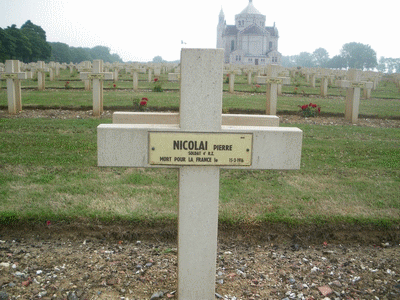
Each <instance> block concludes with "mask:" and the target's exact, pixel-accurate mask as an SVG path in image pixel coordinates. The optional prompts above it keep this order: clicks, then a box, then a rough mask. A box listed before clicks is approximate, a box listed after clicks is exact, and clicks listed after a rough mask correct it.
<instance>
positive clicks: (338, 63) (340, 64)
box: [326, 55, 347, 69]
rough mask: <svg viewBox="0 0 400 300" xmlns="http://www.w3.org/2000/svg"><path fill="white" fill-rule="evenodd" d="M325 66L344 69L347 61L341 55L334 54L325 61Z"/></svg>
mask: <svg viewBox="0 0 400 300" xmlns="http://www.w3.org/2000/svg"><path fill="white" fill-rule="evenodd" d="M326 66H327V67H328V68H331V69H345V68H347V62H346V59H345V58H344V57H342V56H341V55H335V56H334V57H332V58H331V59H330V60H329V61H328V62H327V64H326Z"/></svg>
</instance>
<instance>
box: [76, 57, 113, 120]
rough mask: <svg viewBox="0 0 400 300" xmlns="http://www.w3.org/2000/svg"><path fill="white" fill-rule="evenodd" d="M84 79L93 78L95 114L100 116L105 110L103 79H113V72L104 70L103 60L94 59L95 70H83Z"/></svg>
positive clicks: (81, 74) (82, 76)
mask: <svg viewBox="0 0 400 300" xmlns="http://www.w3.org/2000/svg"><path fill="white" fill-rule="evenodd" d="M80 76H81V79H82V80H93V115H94V116H100V115H101V113H102V112H103V80H113V73H112V72H103V61H102V60H101V59H97V60H94V61H93V72H81V73H80Z"/></svg>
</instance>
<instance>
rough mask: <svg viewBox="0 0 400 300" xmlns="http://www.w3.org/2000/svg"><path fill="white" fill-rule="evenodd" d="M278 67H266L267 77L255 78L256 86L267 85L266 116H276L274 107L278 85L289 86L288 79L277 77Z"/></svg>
mask: <svg viewBox="0 0 400 300" xmlns="http://www.w3.org/2000/svg"><path fill="white" fill-rule="evenodd" d="M278 71H279V66H277V65H268V67H267V75H268V76H257V78H256V80H257V83H258V84H266V85H267V110H266V113H267V115H276V107H277V103H278V85H279V84H290V78H289V77H278Z"/></svg>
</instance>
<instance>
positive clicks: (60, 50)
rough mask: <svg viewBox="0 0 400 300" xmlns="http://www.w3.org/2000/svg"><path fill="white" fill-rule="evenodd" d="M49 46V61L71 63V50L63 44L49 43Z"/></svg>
mask: <svg viewBox="0 0 400 300" xmlns="http://www.w3.org/2000/svg"><path fill="white" fill-rule="evenodd" d="M50 46H51V57H50V60H51V61H57V62H60V63H63V62H65V63H70V62H72V55H71V50H70V48H69V46H68V45H67V44H64V43H50Z"/></svg>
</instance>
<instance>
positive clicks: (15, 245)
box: [0, 224, 400, 300]
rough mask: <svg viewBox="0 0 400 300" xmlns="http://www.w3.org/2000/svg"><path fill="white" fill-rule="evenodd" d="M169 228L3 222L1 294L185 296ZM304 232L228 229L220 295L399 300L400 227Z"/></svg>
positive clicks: (221, 254) (222, 244)
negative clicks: (21, 225)
mask: <svg viewBox="0 0 400 300" xmlns="http://www.w3.org/2000/svg"><path fill="white" fill-rule="evenodd" d="M165 230H166V229H165V227H164V228H163V229H160V228H158V229H157V228H153V229H151V228H139V229H138V228H134V227H129V226H121V227H118V226H115V225H112V226H97V227H96V226H86V227H83V226H82V227H68V228H64V227H63V226H61V225H60V226H59V225H53V224H49V225H42V226H38V227H36V228H34V229H30V228H26V229H25V230H24V229H23V228H22V229H21V228H20V229H10V228H8V229H4V228H3V229H2V230H0V287H1V289H0V291H1V292H0V299H67V300H73V299H131V300H132V299H177V295H176V294H175V291H176V288H177V280H176V279H177V274H176V271H177V245H176V241H175V240H176V239H175V234H176V230H170V231H168V230H167V231H165ZM297 230H298V234H293V232H294V231H293V230H290V229H288V230H280V231H279V229H278V228H275V229H272V231H275V233H276V234H272V233H271V232H272V231H271V232H267V231H266V228H263V229H260V228H259V229H257V230H255V231H257V233H256V234H253V233H251V232H247V234H246V233H245V232H246V231H243V230H235V229H232V228H231V229H222V230H220V238H219V246H218V260H217V273H216V277H215V281H216V299H217V298H220V299H237V300H238V299H285V300H287V299H400V246H399V240H400V235H399V232H400V231H399V228H397V231H396V234H395V235H391V234H393V232H392V233H391V234H384V233H382V234H381V236H379V234H380V233H377V232H373V231H371V232H369V231H366V232H360V233H359V234H355V235H351V234H350V235H348V236H347V238H346V234H345V235H335V234H332V233H329V234H326V235H325V236H323V234H321V233H319V234H316V235H315V236H314V238H312V239H309V240H307V236H308V235H309V234H312V232H313V231H312V230H309V231H308V233H307V230H305V231H302V230H301V229H297ZM317 231H318V230H317ZM357 231H358V230H357ZM321 232H323V231H321ZM141 233H146V234H141ZM390 236H392V238H389V237H390ZM141 237H143V238H144V239H140V238H141ZM137 238H139V239H137ZM325 238H326V239H325ZM387 240H389V241H387ZM317 241H320V242H317ZM375 242H376V243H375ZM193 259H195V258H193Z"/></svg>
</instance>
